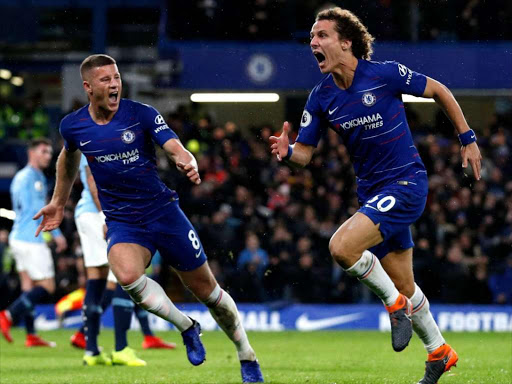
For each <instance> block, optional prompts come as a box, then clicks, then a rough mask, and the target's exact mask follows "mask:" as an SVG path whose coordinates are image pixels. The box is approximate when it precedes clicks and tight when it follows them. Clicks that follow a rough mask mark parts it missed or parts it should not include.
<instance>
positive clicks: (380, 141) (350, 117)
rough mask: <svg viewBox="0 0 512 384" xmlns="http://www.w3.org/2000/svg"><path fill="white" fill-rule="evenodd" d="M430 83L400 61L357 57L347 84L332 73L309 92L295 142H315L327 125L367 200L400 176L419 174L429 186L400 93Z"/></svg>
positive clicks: (413, 92)
mask: <svg viewBox="0 0 512 384" xmlns="http://www.w3.org/2000/svg"><path fill="white" fill-rule="evenodd" d="M426 83H427V78H426V77H425V76H424V75H422V74H419V73H417V72H413V71H411V70H410V69H409V68H407V67H406V66H404V65H402V64H399V63H397V62H393V61H386V62H375V61H367V60H359V62H358V65H357V68H356V71H355V74H354V79H353V82H352V85H351V86H350V87H349V88H348V89H346V90H342V89H340V88H339V87H338V86H337V85H336V84H335V82H334V79H333V77H332V75H331V74H329V75H327V76H326V77H324V79H323V80H322V81H321V82H320V83H319V84H318V85H317V86H316V87H315V88H314V89H313V90H312V91H311V94H310V95H309V98H308V101H307V103H306V107H305V109H304V113H303V115H302V120H301V124H300V127H301V128H300V130H299V135H298V137H297V140H296V141H297V142H299V143H303V144H307V145H313V146H315V147H316V146H317V145H318V142H319V141H320V138H321V137H322V136H323V135H324V133H325V132H326V129H327V128H330V129H333V130H334V131H335V132H336V133H337V134H338V135H339V136H341V138H342V141H343V144H344V145H345V146H346V148H347V150H348V152H349V154H350V158H351V160H352V164H353V166H354V171H355V174H356V181H357V184H358V194H359V198H360V199H361V200H363V201H364V200H365V199H366V198H367V197H368V195H369V194H371V193H372V192H373V191H374V190H376V189H378V188H380V187H382V186H385V185H389V184H392V183H396V182H397V181H402V180H404V181H409V182H412V183H414V179H416V180H418V181H421V184H422V185H425V186H426V183H425V179H426V170H425V166H424V165H423V162H422V161H421V159H420V156H419V153H418V151H417V149H416V147H415V146H414V143H413V140H412V135H411V131H410V129H409V126H408V124H407V120H406V116H405V110H404V104H403V102H402V98H401V95H402V94H411V95H415V96H421V95H423V92H424V91H425V86H426Z"/></svg>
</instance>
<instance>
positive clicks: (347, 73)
mask: <svg viewBox="0 0 512 384" xmlns="http://www.w3.org/2000/svg"><path fill="white" fill-rule="evenodd" d="M358 64H359V61H358V60H357V58H356V57H355V56H350V57H348V58H347V59H346V60H343V61H341V62H340V64H339V65H338V66H337V67H336V69H335V70H334V71H332V77H333V79H334V83H335V84H336V85H337V86H338V87H339V88H341V89H344V90H345V89H348V88H350V86H351V85H352V82H353V81H354V75H355V73H356V68H357V65H358Z"/></svg>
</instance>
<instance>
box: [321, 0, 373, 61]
mask: <svg viewBox="0 0 512 384" xmlns="http://www.w3.org/2000/svg"><path fill="white" fill-rule="evenodd" d="M319 20H331V21H334V22H335V23H336V26H335V30H336V32H338V35H339V36H340V38H341V39H347V40H350V41H352V53H353V54H354V56H355V57H357V58H358V59H365V60H370V59H371V56H372V53H373V47H372V44H373V41H374V40H375V38H374V37H373V36H372V35H371V34H370V33H369V32H368V30H367V29H366V27H365V26H364V25H363V23H361V20H359V18H358V17H357V16H356V15H354V14H353V13H352V12H350V11H348V10H346V9H341V8H340V7H336V8H330V9H326V10H323V11H321V12H319V13H318V15H317V16H316V21H319Z"/></svg>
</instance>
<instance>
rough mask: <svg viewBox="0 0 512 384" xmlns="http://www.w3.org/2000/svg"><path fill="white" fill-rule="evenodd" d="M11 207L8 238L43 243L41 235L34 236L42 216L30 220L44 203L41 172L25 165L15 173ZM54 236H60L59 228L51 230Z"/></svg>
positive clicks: (44, 195)
mask: <svg viewBox="0 0 512 384" xmlns="http://www.w3.org/2000/svg"><path fill="white" fill-rule="evenodd" d="M10 189H11V191H10V192H11V201H12V209H13V210H14V212H15V213H16V218H15V219H14V224H13V226H12V230H11V233H10V234H9V239H10V240H18V241H25V242H28V243H44V239H43V236H38V237H36V236H35V235H36V230H37V227H38V226H39V224H40V223H41V221H42V220H43V218H39V219H38V220H32V217H34V215H35V214H36V213H37V212H39V210H40V209H41V208H43V207H44V206H45V204H46V195H47V192H48V188H47V186H46V177H45V176H44V174H43V172H41V171H40V170H37V169H35V168H33V167H31V166H30V165H27V166H26V167H24V168H23V169H21V170H20V171H18V172H17V173H16V175H15V176H14V179H13V180H12V183H11V188H10ZM52 235H53V236H54V237H57V236H62V233H61V232H60V230H58V229H56V230H54V231H52Z"/></svg>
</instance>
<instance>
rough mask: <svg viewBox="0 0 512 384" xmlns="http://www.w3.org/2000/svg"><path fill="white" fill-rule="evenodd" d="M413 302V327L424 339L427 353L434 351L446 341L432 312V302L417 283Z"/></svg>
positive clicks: (422, 339)
mask: <svg viewBox="0 0 512 384" xmlns="http://www.w3.org/2000/svg"><path fill="white" fill-rule="evenodd" d="M415 285H416V284H415ZM411 303H412V317H411V319H412V328H413V329H414V332H416V334H417V335H418V336H419V338H420V339H421V341H423V345H424V346H425V349H426V350H427V353H432V352H434V351H435V350H436V349H437V348H439V347H440V346H441V345H443V344H445V343H446V341H445V340H444V338H443V335H441V331H440V330H439V327H438V326H437V324H436V322H435V320H434V318H433V317H432V314H431V313H430V303H429V302H428V299H427V297H426V296H425V295H424V294H423V292H422V290H421V289H420V287H418V286H417V285H416V290H415V291H414V295H412V297H411Z"/></svg>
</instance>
